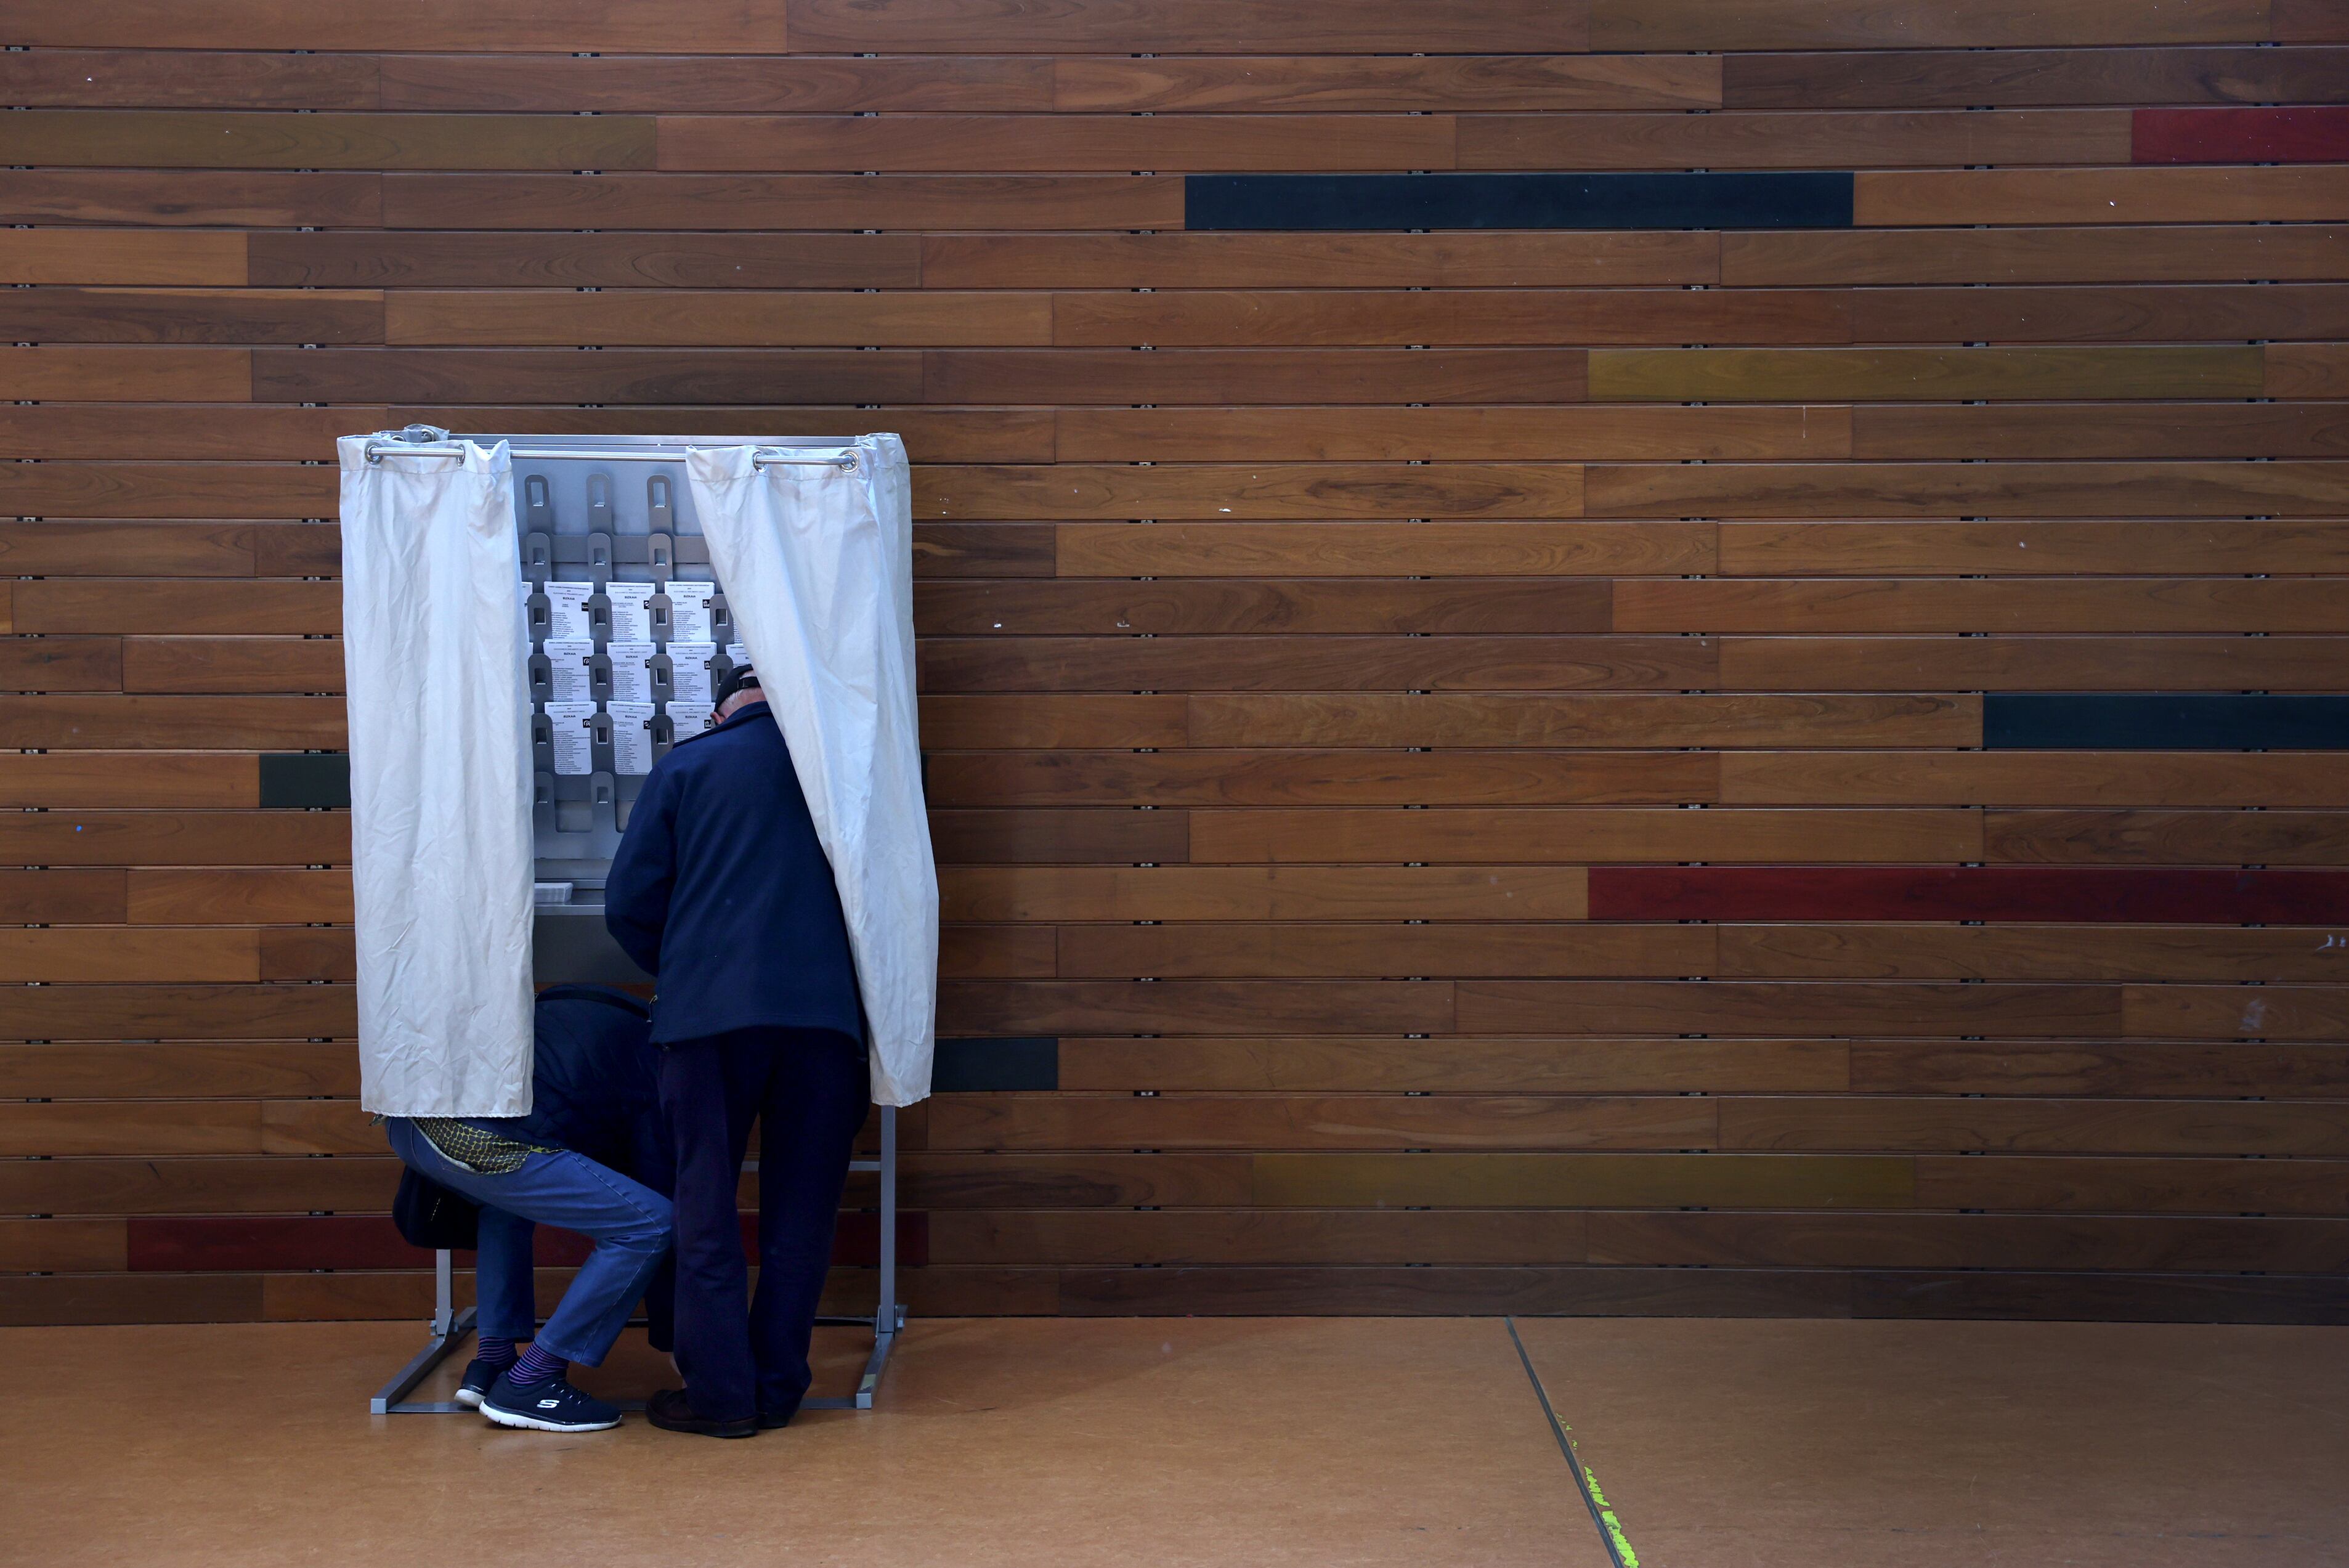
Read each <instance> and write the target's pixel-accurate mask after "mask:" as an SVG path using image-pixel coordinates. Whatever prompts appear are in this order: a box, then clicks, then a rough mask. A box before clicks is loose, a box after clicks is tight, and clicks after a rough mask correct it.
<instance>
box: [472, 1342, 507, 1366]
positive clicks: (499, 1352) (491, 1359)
mask: <svg viewBox="0 0 2349 1568" xmlns="http://www.w3.org/2000/svg"><path fill="white" fill-rule="evenodd" d="M473 1359H474V1360H476V1361H486V1362H488V1363H489V1364H490V1365H491V1366H500V1367H503V1366H512V1365H513V1364H514V1342H513V1341H512V1340H511V1339H503V1338H501V1337H499V1336H498V1335H497V1334H483V1335H481V1344H480V1345H479V1346H477V1347H476V1349H475V1351H474V1355H473Z"/></svg>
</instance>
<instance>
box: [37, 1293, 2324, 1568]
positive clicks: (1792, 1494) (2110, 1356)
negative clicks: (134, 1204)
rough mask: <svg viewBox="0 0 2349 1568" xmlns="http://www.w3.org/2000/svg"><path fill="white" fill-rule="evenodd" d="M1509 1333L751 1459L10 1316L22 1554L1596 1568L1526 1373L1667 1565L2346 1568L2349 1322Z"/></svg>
mask: <svg viewBox="0 0 2349 1568" xmlns="http://www.w3.org/2000/svg"><path fill="white" fill-rule="evenodd" d="M1515 1327H1516V1333H1517V1334H1518V1335H1520V1336H1521V1338H1522V1343H1523V1345H1524V1347H1525V1352H1526V1358H1525V1359H1524V1360H1521V1358H1520V1355H1519V1350H1518V1347H1517V1345H1516V1344H1515V1343H1513V1342H1512V1338H1511V1324H1509V1323H1507V1322H1506V1321H1504V1320H1499V1319H1490V1318H1480V1319H1415V1320H1402V1319H1282V1320H1234V1319H1220V1320H1203V1319H1159V1320H1149V1319H1113V1320H1094V1321H1073V1322H1071V1321H1058V1322H1055V1321H1047V1320H1035V1319H995V1320H973V1321H961V1322H953V1321H947V1322H926V1323H917V1324H915V1325H914V1327H913V1329H912V1330H911V1332H910V1333H909V1334H908V1336H907V1339H906V1342H905V1345H904V1346H903V1348H902V1349H901V1351H900V1352H899V1355H898V1359H897V1361H896V1363H895V1365H894V1366H893V1367H892V1369H891V1372H890V1378H889V1383H888V1385H887V1386H886V1388H885V1396H884V1403H885V1408H884V1409H882V1410H880V1411H878V1412H875V1413H874V1414H872V1415H866V1416H853V1415H847V1414H833V1413H825V1414H821V1415H811V1416H809V1417H803V1418H802V1422H801V1423H800V1424H798V1425H795V1426H793V1427H792V1428H790V1429H789V1430H787V1431H783V1432H772V1433H765V1434H761V1436H760V1437H758V1438H755V1439H753V1440H750V1441H748V1442H736V1443H719V1442H712V1441H709V1440H708V1439H697V1438H676V1437H672V1436H670V1435H669V1434H667V1433H662V1432H657V1431H654V1430H652V1429H651V1428H647V1427H646V1426H644V1425H643V1424H642V1422H641V1421H640V1420H636V1419H632V1420H631V1421H630V1422H629V1424H628V1425H627V1426H626V1427H625V1428H623V1429H621V1430H620V1431H618V1432H615V1433H606V1434H597V1435H593V1436H583V1437H576V1438H555V1437H546V1436H542V1435H539V1434H534V1433H517V1432H505V1431H501V1430H497V1429H495V1428H488V1427H486V1426H484V1425H483V1424H482V1423H481V1422H479V1421H477V1420H475V1419H474V1418H472V1417H373V1418H370V1417H367V1416H366V1415H364V1414H363V1413H362V1412H363V1411H364V1409H365V1403H364V1400H365V1396H366V1394H367V1392H368V1390H369V1389H370V1388H371V1387H372V1386H374V1384H375V1383H376V1382H377V1381H378V1380H379V1379H380V1378H381V1377H382V1376H385V1375H386V1374H388V1371H389V1370H390V1369H392V1368H393V1367H395V1366H397V1365H398V1363H399V1362H400V1361H401V1360H402V1359H403V1358H404V1357H405V1355H407V1354H408V1352H409V1350H410V1349H411V1348H412V1347H413V1345H414V1344H415V1342H416V1339H417V1332H416V1331H415V1330H414V1329H413V1328H411V1327H409V1326H406V1325H401V1324H367V1323H363V1324H240V1325H224V1326H211V1327H196V1326H172V1327H139V1328H80V1329H15V1330H8V1331H5V1332H0V1365H5V1366H7V1367H8V1368H9V1383H10V1386H11V1387H10V1393H9V1396H8V1397H7V1398H6V1399H5V1401H0V1557H5V1560H6V1561H7V1562H8V1563H11V1564H12V1565H19V1564H21V1565H32V1564H40V1565H50V1564H57V1565H63V1564H82V1563H89V1564H98V1563H104V1564H109V1568H110V1565H112V1564H117V1563H124V1562H136V1563H140V1564H142V1565H165V1564H180V1563H205V1564H211V1563H237V1564H240V1565H252V1568H265V1565H269V1564H276V1563H334V1564H337V1565H353V1568H362V1565H367V1564H374V1563H383V1564H387V1565H388V1564H398V1565H400V1568H410V1565H412V1564H414V1563H418V1562H420V1561H451V1560H455V1557H456V1556H457V1555H459V1554H461V1557H462V1558H463V1560H465V1561H471V1562H481V1563H597V1564H613V1565H626V1564H633V1563H661V1564H664V1565H676V1564H694V1563H761V1564H766V1563H782V1562H790V1563H859V1564H865V1563H881V1564H894V1563H954V1564H994V1563H1002V1564H1012V1563H1018V1564H1021V1565H1023V1568H1027V1565H1036V1564H1061V1563H1152V1564H1183V1563H1247V1564H1256V1563H1299V1564H1304V1563H1312V1564H1337V1563H1343V1564H1372V1563H1395V1564H1406V1563H1409V1564H1427V1563H1479V1564H1485V1563H1491V1564H1519V1563H1523V1564H1528V1565H1532V1564H1541V1565H1544V1568H1553V1565H1561V1564H1562V1565H1565V1568H1607V1564H1608V1563H1609V1553H1608V1548H1607V1545H1606V1543H1605V1539H1604V1537H1603V1536H1602V1534H1601V1532H1600V1530H1599V1526H1598V1525H1597V1523H1595V1522H1594V1521H1593V1519H1592V1516H1591V1513H1590V1511H1589V1510H1588V1508H1586V1505H1585V1503H1584V1501H1583V1498H1582V1496H1581V1495H1580V1493H1579V1492H1578V1490H1577V1489H1576V1486H1575V1483H1574V1479H1573V1472H1572V1471H1571V1469H1569V1468H1568V1465H1567V1463H1566V1462H1565V1459H1564V1458H1563V1456H1562V1454H1561V1452H1560V1449H1559V1448H1558V1445H1557V1437H1556V1436H1555V1434H1554V1433H1553V1431H1552V1429H1551V1428H1550V1425H1549V1422H1548V1421H1547V1418H1546V1417H1545V1414H1544V1410H1543V1405H1542V1402H1541V1399H1540V1397H1539V1396H1537V1391H1536V1386H1535V1384H1534V1382H1533V1381H1532V1379H1531V1378H1529V1376H1528V1375H1527V1372H1526V1362H1527V1361H1529V1362H1530V1364H1531V1366H1532V1367H1533V1368H1534V1369H1535V1370H1536V1372H1537V1374H1538V1376H1539V1378H1540V1382H1541V1386H1542V1389H1543V1391H1544V1392H1546V1393H1547V1397H1548V1399H1549V1400H1550V1402H1551V1403H1552V1404H1553V1405H1554V1407H1555V1408H1556V1409H1557V1415H1558V1417H1559V1418H1560V1420H1561V1421H1562V1422H1563V1423H1564V1424H1565V1425H1566V1427H1567V1428H1569V1429H1570V1432H1571V1435H1572V1438H1573V1440H1574V1441H1575V1442H1576V1443H1577V1445H1578V1455H1579V1457H1580V1459H1581V1460H1582V1462H1583V1463H1584V1465H1585V1466H1586V1467H1587V1468H1588V1473H1589V1475H1590V1476H1591V1478H1592V1480H1594V1481H1595V1482H1596V1484H1597V1488H1598V1490H1599V1494H1600V1496H1601V1497H1602V1499H1603V1501H1604V1504H1605V1506H1606V1509H1607V1510H1608V1511H1609V1513H1610V1514H1611V1517H1612V1518H1613V1520H1614V1521H1615V1522H1616V1523H1617V1524H1618V1525H1619V1529H1620V1532H1621V1533H1620V1537H1619V1550H1621V1552H1622V1558H1623V1561H1624V1562H1626V1563H1630V1562H1632V1561H1633V1560H1634V1559H1636V1561H1637V1562H1638V1563H1640V1564H1642V1565H1644V1568H1744V1565H1749V1564H1750V1565H1754V1568H1780V1565H1785V1568H1794V1565H1796V1564H1801V1565H1804V1568H1841V1565H1844V1564H1852V1565H1859V1564H1870V1565H1873V1564H1888V1565H1894V1564H1897V1565H1899V1568H1939V1565H1940V1564H1945V1563H1946V1564H1958V1563H1964V1564H1984V1563H2031V1564H2033V1565H2034V1568H2046V1565H2052V1564H2096V1565H2102V1564H2112V1565H2114V1568H2121V1565H2127V1568H2167V1565H2169V1564H2180V1565H2183V1564H2189V1563H2191V1564H2195V1565H2197V1568H2228V1565H2232V1564H2270V1563H2273V1564H2309V1563H2324V1562H2339V1561H2343V1560H2344V1558H2349V1491H2344V1488H2342V1486H2341V1485H2340V1484H2339V1482H2340V1478H2341V1475H2342V1473H2343V1470H2344V1461H2349V1336H2344V1335H2343V1334H2341V1333H2339V1332H2338V1331H2335V1330H2328V1329H2316V1328H2272V1327H2232V1326H2223V1327H2222V1326H2203V1325H2180V1326H2170V1325H2143V1324H2117V1325H2108V1324H1983V1323H1971V1324H1966V1323H1860V1324H1854V1323H1834V1322H1788V1323H1772V1322H1733V1321H1732V1322H1724V1321H1706V1322H1697V1321H1681V1322H1672V1321H1657V1320H1646V1321H1636V1320H1588V1319H1581V1320H1561V1319H1531V1320H1525V1319H1521V1320H1518V1321H1517V1322H1516V1325H1515ZM825 1349H826V1353H827V1357H828V1361H827V1365H826V1366H825V1368H824V1375H825V1377H826V1378H827V1380H828V1381H838V1380H842V1379H844V1378H845V1377H846V1376H848V1374H849V1371H850V1368H851V1367H852V1366H853V1365H854V1359H855V1346H854V1344H853V1342H852V1337H851V1336H849V1335H847V1334H842V1335H841V1336H840V1337H839V1338H838V1339H837V1340H836V1341H833V1342H831V1343H830V1344H828V1345H826V1347H825ZM582 1380H583V1381H585V1382H588V1383H589V1384H590V1385H591V1386H595V1387H598V1388H600V1389H602V1390H603V1391H605V1392H608V1393H616V1394H641V1393H642V1392H644V1391H646V1390H647V1389H648V1388H649V1387H651V1386H654V1385H655V1383H656V1382H657V1381H658V1380H659V1378H658V1371H657V1364H656V1362H655V1360H654V1358H652V1357H651V1355H649V1353H647V1352H646V1351H645V1350H644V1349H643V1347H642V1346H641V1345H639V1344H636V1343H633V1341H632V1342H631V1343H629V1344H626V1345H624V1346H623V1348H622V1351H621V1353H620V1354H619V1355H616V1357H615V1360H614V1362H613V1363H612V1365H610V1366H607V1367H605V1368H604V1369H603V1370H602V1371H600V1372H598V1373H595V1374H591V1375H585V1376H583V1379H582Z"/></svg>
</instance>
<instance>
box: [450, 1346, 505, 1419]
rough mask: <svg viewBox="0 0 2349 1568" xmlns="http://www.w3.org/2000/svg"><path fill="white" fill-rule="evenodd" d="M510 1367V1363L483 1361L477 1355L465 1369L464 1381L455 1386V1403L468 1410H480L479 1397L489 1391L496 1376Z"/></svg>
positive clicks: (496, 1378)
mask: <svg viewBox="0 0 2349 1568" xmlns="http://www.w3.org/2000/svg"><path fill="white" fill-rule="evenodd" d="M512 1365H513V1363H512V1362H511V1361H484V1360H482V1359H481V1357H480V1356H478V1355H476V1356H475V1357H473V1359H472V1361H471V1363H470V1364H468V1365H467V1366H466V1367H465V1380H464V1381H463V1382H462V1383H460V1384H459V1385H458V1386H457V1403H458V1404H460V1405H462V1406H463V1407H465V1408H466V1409H468V1410H478V1409H480V1408H481V1396H482V1395H484V1394H486V1393H488V1392H489V1391H490V1385H491V1384H492V1383H495V1382H496V1381H497V1380H498V1375H499V1374H500V1373H502V1372H503V1371H504V1370H505V1369H506V1368H507V1367H509V1366H512Z"/></svg>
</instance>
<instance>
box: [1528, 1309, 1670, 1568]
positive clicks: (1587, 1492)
mask: <svg viewBox="0 0 2349 1568" xmlns="http://www.w3.org/2000/svg"><path fill="white" fill-rule="evenodd" d="M1501 1322H1502V1324H1503V1325H1504V1326H1506V1328H1507V1329H1508V1331H1509V1343H1510V1344H1511V1345H1515V1346H1516V1351H1517V1363H1518V1365H1519V1366H1523V1367H1524V1368H1525V1369H1526V1382H1528V1383H1530V1384H1532V1385H1533V1389H1534V1397H1535V1398H1536V1399H1538V1400H1540V1401H1541V1409H1542V1415H1543V1416H1544V1417H1547V1419H1548V1421H1549V1430H1550V1436H1552V1437H1554V1438H1557V1451H1558V1452H1559V1453H1560V1454H1561V1455H1563V1456H1564V1457H1565V1459H1566V1468H1567V1469H1568V1470H1570V1471H1572V1472H1573V1475H1574V1490H1577V1491H1578V1492H1580V1493H1581V1494H1582V1506H1583V1507H1584V1508H1586V1509H1588V1510H1589V1511H1590V1522H1591V1524H1592V1526H1593V1527H1595V1528H1596V1529H1597V1530H1598V1532H1599V1544H1600V1545H1601V1546H1604V1547H1605V1548H1606V1549H1607V1556H1608V1560H1609V1562H1611V1563H1614V1565H1615V1568H1640V1554H1639V1553H1638V1552H1634V1551H1633V1550H1631V1542H1630V1540H1628V1539H1627V1538H1626V1537H1625V1536H1624V1534H1623V1526H1622V1523H1621V1521H1619V1520H1617V1519H1616V1517H1615V1511H1614V1510H1613V1509H1611V1508H1609V1506H1608V1505H1607V1498H1606V1495H1605V1494H1604V1493H1603V1492H1601V1491H1600V1490H1599V1478H1598V1477H1597V1476H1595V1475H1593V1474H1591V1473H1590V1471H1589V1469H1588V1468H1587V1467H1586V1466H1585V1465H1584V1464H1583V1462H1582V1460H1581V1459H1580V1457H1579V1456H1578V1455H1577V1454H1576V1453H1575V1451H1574V1439H1573V1438H1570V1437H1568V1436H1567V1433H1568V1430H1569V1429H1570V1428H1568V1426H1567V1425H1566V1423H1565V1422H1563V1421H1561V1420H1559V1419H1558V1418H1557V1407H1555V1406H1553V1405H1551V1403H1550V1402H1549V1390H1548V1389H1547V1388H1545V1387H1543V1386H1542V1380H1541V1374H1540V1373H1538V1372H1537V1371H1535V1370H1534V1358H1533V1357H1532V1356H1531V1355H1527V1354H1526V1342H1525V1341H1524V1340H1523V1339H1522V1338H1520V1337H1518V1334H1517V1320H1516V1318H1515V1317H1514V1316H1507V1315H1505V1316H1504V1317H1503V1318H1502V1319H1501Z"/></svg>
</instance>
